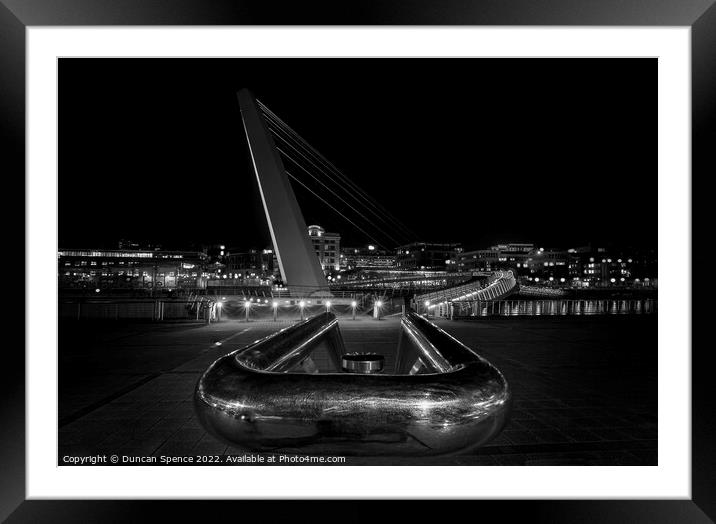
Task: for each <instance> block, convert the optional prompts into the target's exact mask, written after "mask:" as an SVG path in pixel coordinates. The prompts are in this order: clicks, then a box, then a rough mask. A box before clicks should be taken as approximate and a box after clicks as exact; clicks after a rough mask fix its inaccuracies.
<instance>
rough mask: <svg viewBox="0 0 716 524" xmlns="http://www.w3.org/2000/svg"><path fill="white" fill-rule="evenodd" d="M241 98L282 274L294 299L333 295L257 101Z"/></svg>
mask: <svg viewBox="0 0 716 524" xmlns="http://www.w3.org/2000/svg"><path fill="white" fill-rule="evenodd" d="M237 95H238V99H239V108H240V110H241V119H242V121H243V124H244V131H245V132H246V139H247V141H248V144H249V151H250V153H251V161H252V163H253V166H254V171H255V173H256V179H257V180H258V183H259V192H260V194H261V201H262V203H263V207H264V211H265V212H266V219H267V220H268V226H269V231H270V232H271V241H272V242H273V247H274V249H275V250H276V258H277V259H278V265H279V269H280V270H281V275H282V276H283V279H284V281H285V283H286V285H287V287H288V289H289V291H290V292H291V294H292V295H294V296H331V292H330V290H329V288H328V281H327V280H326V277H325V275H324V274H323V269H322V268H321V264H320V262H319V260H318V257H317V256H316V252H315V251H314V249H313V246H312V244H311V240H310V238H309V237H308V228H307V227H306V221H305V219H304V218H303V213H301V208H300V207H299V205H298V201H297V200H296V195H295V194H294V192H293V188H292V187H291V183H290V181H289V179H288V176H287V174H286V168H285V166H284V165H283V161H282V160H281V156H280V154H279V152H278V150H277V149H276V144H275V143H274V141H273V138H272V137H271V133H270V132H269V129H268V126H267V124H266V120H265V119H264V117H263V115H262V114H261V111H260V109H259V106H258V103H257V102H256V98H255V97H254V96H253V94H252V93H251V92H250V91H249V90H248V89H241V90H240V91H239V92H238V93H237Z"/></svg>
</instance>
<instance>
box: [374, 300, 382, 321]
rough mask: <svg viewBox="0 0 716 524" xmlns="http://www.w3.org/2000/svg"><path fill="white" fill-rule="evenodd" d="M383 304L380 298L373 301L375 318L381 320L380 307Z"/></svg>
mask: <svg viewBox="0 0 716 524" xmlns="http://www.w3.org/2000/svg"><path fill="white" fill-rule="evenodd" d="M382 306H383V303H382V302H381V301H380V300H376V301H375V302H374V303H373V318H375V319H376V320H380V308H381V307H382Z"/></svg>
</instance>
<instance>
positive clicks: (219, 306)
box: [216, 301, 222, 322]
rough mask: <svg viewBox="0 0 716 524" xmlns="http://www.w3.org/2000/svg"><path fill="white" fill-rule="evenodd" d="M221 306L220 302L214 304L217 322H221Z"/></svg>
mask: <svg viewBox="0 0 716 524" xmlns="http://www.w3.org/2000/svg"><path fill="white" fill-rule="evenodd" d="M221 304H222V302H220V301H219V302H217V303H216V321H217V322H220V321H221Z"/></svg>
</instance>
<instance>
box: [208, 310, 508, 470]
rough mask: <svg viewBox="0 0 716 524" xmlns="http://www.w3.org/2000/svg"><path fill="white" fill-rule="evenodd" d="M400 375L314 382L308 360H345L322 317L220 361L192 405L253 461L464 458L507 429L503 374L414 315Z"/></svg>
mask: <svg viewBox="0 0 716 524" xmlns="http://www.w3.org/2000/svg"><path fill="white" fill-rule="evenodd" d="M401 323H402V329H403V332H402V335H401V342H400V344H399V348H398V355H397V365H396V373H395V374H383V373H374V374H362V373H341V372H331V373H316V368H315V364H314V363H313V362H312V361H311V359H310V353H311V352H312V351H313V350H314V349H315V348H316V347H318V346H319V345H321V344H325V345H327V346H328V349H329V351H328V354H329V357H330V359H331V363H332V365H333V366H334V367H335V369H336V370H340V369H341V366H342V356H343V355H344V354H345V349H344V345H343V340H342V337H341V335H340V330H339V329H338V321H337V319H336V317H335V316H334V315H333V314H332V313H323V314H321V315H317V316H315V317H312V318H310V319H308V320H306V321H303V322H300V323H298V324H296V325H293V326H291V327H289V328H286V329H283V330H281V331H279V332H277V333H274V334H273V335H270V336H268V337H266V338H264V339H262V340H258V341H256V342H255V343H253V344H251V345H249V346H247V347H245V348H243V349H239V350H237V351H235V352H233V353H230V354H228V355H226V356H224V357H221V358H220V359H218V360H217V361H216V362H214V363H213V364H212V365H211V366H210V367H209V369H207V371H206V372H205V373H204V374H203V375H202V377H201V378H200V379H199V382H198V384H197V387H196V391H195V395H194V400H195V406H196V411H197V414H198V416H199V419H200V421H201V423H202V424H203V425H204V427H205V428H206V429H207V430H208V431H209V432H210V433H211V434H212V435H214V436H215V437H218V438H219V439H221V440H223V441H225V442H227V443H228V444H230V445H232V446H235V447H237V448H240V449H243V450H248V451H255V452H286V453H306V454H309V453H310V454H324V455H325V454H333V455H366V456H371V455H372V456H377V455H382V456H386V455H387V456H400V455H412V456H422V455H438V454H445V453H458V452H467V451H469V450H472V449H474V448H476V447H478V446H481V445H482V444H484V443H486V442H487V441H489V440H490V439H491V438H493V437H494V436H495V435H497V434H498V433H499V432H500V431H501V430H502V428H503V426H504V424H505V422H506V420H507V417H508V415H509V412H510V406H511V392H510V388H509V386H508V384H507V382H506V380H505V378H504V377H503V376H502V374H501V373H500V372H499V371H498V370H497V369H496V368H495V367H494V366H493V365H492V364H490V363H489V362H487V361H486V360H485V359H483V358H481V357H480V356H479V355H477V354H476V353H475V352H474V351H472V350H471V349H470V348H468V347H467V346H465V345H464V344H462V343H461V342H459V341H458V340H456V339H455V338H454V337H452V336H451V335H449V334H448V333H446V332H445V331H443V330H442V329H440V328H439V327H438V326H436V325H435V324H433V323H431V322H429V321H428V320H427V319H425V318H424V317H422V316H420V315H417V314H416V313H414V312H409V313H408V314H406V315H405V316H403V318H402V321H401Z"/></svg>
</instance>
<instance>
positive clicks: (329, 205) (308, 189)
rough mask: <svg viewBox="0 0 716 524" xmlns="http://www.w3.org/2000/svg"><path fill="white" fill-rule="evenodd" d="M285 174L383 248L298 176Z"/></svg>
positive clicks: (381, 245) (380, 244)
mask: <svg viewBox="0 0 716 524" xmlns="http://www.w3.org/2000/svg"><path fill="white" fill-rule="evenodd" d="M286 174H287V175H288V176H289V177H291V178H292V179H293V180H295V181H296V182H297V183H299V184H300V185H301V186H303V188H304V189H306V191H308V192H309V193H311V194H312V195H313V196H315V197H316V198H317V199H318V200H320V201H321V202H323V203H324V204H326V205H327V206H328V207H330V208H331V209H332V210H333V211H335V212H336V213H338V214H339V215H340V216H341V217H342V218H343V219H344V220H345V221H346V222H348V223H349V224H351V225H352V226H353V227H355V228H356V229H358V230H359V231H360V232H361V233H363V234H364V235H365V236H367V237H368V238H369V239H370V240H372V241H373V242H374V243H375V244H376V245H377V246H378V247H381V248H385V246H384V245H383V244H382V243H381V242H378V241H377V240H376V239H375V238H373V237H372V236H371V235H370V234H369V233H368V232H367V231H365V230H364V229H363V228H361V227H360V226H359V225H358V224H356V223H355V222H353V221H352V220H351V219H350V218H348V217H347V216H345V215H344V214H343V213H341V212H340V211H338V209H336V208H335V207H334V206H332V205H331V204H330V203H328V202H327V201H326V200H325V199H324V198H323V197H321V196H320V195H319V194H318V193H316V192H315V191H313V190H312V189H311V188H310V187H308V186H307V185H306V184H304V183H303V182H301V181H300V180H299V179H298V178H296V177H295V176H293V175H292V174H291V173H290V172H289V171H288V170H286Z"/></svg>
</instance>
